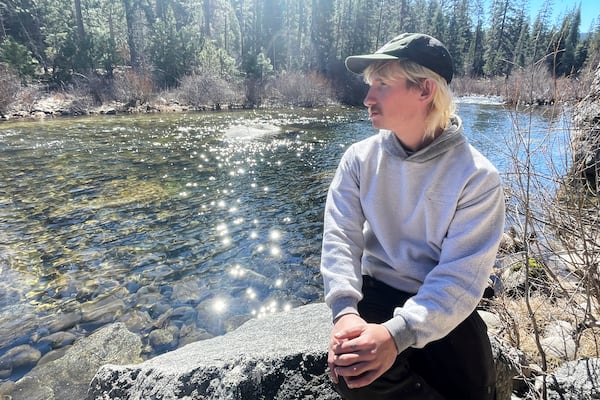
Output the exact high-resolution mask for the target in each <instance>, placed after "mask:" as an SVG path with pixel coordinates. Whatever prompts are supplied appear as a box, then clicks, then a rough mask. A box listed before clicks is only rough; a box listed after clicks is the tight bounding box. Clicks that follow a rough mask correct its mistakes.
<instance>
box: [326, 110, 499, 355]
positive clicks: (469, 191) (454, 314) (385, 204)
mask: <svg viewBox="0 0 600 400" xmlns="http://www.w3.org/2000/svg"><path fill="white" fill-rule="evenodd" d="M324 222H325V226H324V232H323V248H322V258H321V273H322V275H323V279H324V284H325V302H326V303H327V305H328V306H329V307H330V308H331V310H332V313H333V318H334V319H335V318H337V317H339V316H341V315H344V314H348V313H356V314H358V311H357V304H358V302H359V301H360V299H361V298H362V293H361V286H362V275H369V276H371V277H373V278H374V279H377V280H379V281H382V282H384V283H386V284H387V285H389V286H392V287H394V288H396V289H399V290H402V291H405V292H408V293H416V294H415V295H414V296H413V297H411V298H410V299H409V300H408V301H407V302H406V303H405V305H404V306H403V307H399V308H396V310H395V312H394V317H393V318H392V319H390V320H389V321H387V322H385V323H384V326H385V327H386V328H387V329H388V330H389V331H390V333H391V334H392V336H393V337H394V340H395V342H396V346H397V348H398V352H402V351H403V350H405V349H406V348H408V347H423V346H425V345H426V344H427V343H429V342H431V341H434V340H437V339H439V338H442V337H444V336H446V335H447V334H448V333H449V332H450V331H451V330H452V329H453V328H455V327H456V326H457V325H458V324H459V323H460V322H462V321H463V320H464V319H465V318H466V317H467V316H468V315H469V314H470V313H471V312H472V311H473V310H474V309H475V307H476V306H477V303H478V302H479V300H480V299H481V296H482V294H483V290H484V289H485V286H486V284H487V282H488V278H489V276H490V273H491V270H492V267H493V264H494V260H495V257H496V252H497V250H498V244H499V241H500V237H501V236H502V232H503V230H504V195H503V191H502V186H501V182H500V178H499V175H498V172H497V170H496V168H494V166H493V165H492V164H491V163H490V162H489V161H488V160H487V159H486V158H485V157H484V156H483V155H481V154H480V153H479V152H478V151H477V150H476V149H474V148H473V147H472V146H471V145H470V144H469V143H468V142H467V140H466V138H465V136H464V135H463V134H462V123H461V121H460V118H458V117H453V120H452V125H451V126H450V128H448V129H446V131H444V133H443V134H442V135H440V136H439V137H438V138H436V139H435V140H434V141H433V142H432V143H431V144H430V145H428V146H427V147H425V148H423V149H421V150H419V151H417V152H415V153H413V154H410V155H409V154H407V152H406V151H405V149H404V148H403V147H402V145H401V143H400V141H399V140H398V138H397V137H396V136H395V135H394V134H393V133H392V132H390V131H385V130H382V131H380V132H379V134H377V135H374V136H372V137H369V138H367V139H365V140H363V141H361V142H358V143H355V144H353V145H352V146H351V147H350V148H349V149H348V150H347V151H346V152H345V154H344V156H343V157H342V160H341V162H340V164H339V166H338V169H337V171H336V174H335V176H334V178H333V181H332V183H331V186H330V188H329V193H328V196H327V203H326V206H325V221H324Z"/></svg>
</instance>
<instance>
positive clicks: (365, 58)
mask: <svg viewBox="0 0 600 400" xmlns="http://www.w3.org/2000/svg"><path fill="white" fill-rule="evenodd" d="M397 59H398V57H395V56H391V55H389V54H383V53H380V54H366V55H362V56H350V57H348V58H346V68H348V70H349V71H352V72H354V73H355V74H362V73H363V71H364V70H365V69H366V68H367V67H368V66H369V65H371V64H373V63H374V62H377V61H387V60H397Z"/></svg>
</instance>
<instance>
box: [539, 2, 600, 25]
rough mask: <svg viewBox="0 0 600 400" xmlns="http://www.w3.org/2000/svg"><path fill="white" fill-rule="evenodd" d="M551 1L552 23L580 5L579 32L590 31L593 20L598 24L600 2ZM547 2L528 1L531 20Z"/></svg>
mask: <svg viewBox="0 0 600 400" xmlns="http://www.w3.org/2000/svg"><path fill="white" fill-rule="evenodd" d="M550 1H552V10H553V14H552V23H554V22H555V21H556V19H557V18H560V19H561V21H562V18H563V17H564V16H565V15H566V14H567V13H569V12H571V11H572V10H574V9H575V7H577V5H579V4H581V25H580V27H579V31H580V32H588V31H589V30H590V26H591V23H592V21H593V20H594V19H596V22H598V19H599V18H600V0H550ZM546 2H548V0H529V15H530V16H531V20H532V22H533V20H534V19H535V17H536V15H537V13H538V11H539V10H540V8H541V7H542V5H543V4H544V3H546Z"/></svg>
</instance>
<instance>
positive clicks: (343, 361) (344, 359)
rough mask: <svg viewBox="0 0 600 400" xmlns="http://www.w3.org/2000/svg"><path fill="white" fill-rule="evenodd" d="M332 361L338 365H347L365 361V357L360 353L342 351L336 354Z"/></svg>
mask: <svg viewBox="0 0 600 400" xmlns="http://www.w3.org/2000/svg"><path fill="white" fill-rule="evenodd" d="M332 361H333V364H335V365H336V366H339V367H347V366H351V365H353V364H356V363H358V362H361V361H364V357H363V356H362V355H361V354H359V353H342V354H334V355H333V359H332Z"/></svg>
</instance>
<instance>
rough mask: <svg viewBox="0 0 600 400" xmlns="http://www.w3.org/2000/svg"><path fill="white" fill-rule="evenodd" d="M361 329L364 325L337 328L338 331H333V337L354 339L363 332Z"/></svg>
mask: <svg viewBox="0 0 600 400" xmlns="http://www.w3.org/2000/svg"><path fill="white" fill-rule="evenodd" d="M363 330H364V326H362V325H357V326H353V327H351V328H346V329H341V330H339V331H338V332H336V333H335V335H334V337H335V338H336V339H339V340H343V339H354V338H356V337H358V336H360V334H361V333H362V332H363Z"/></svg>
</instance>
